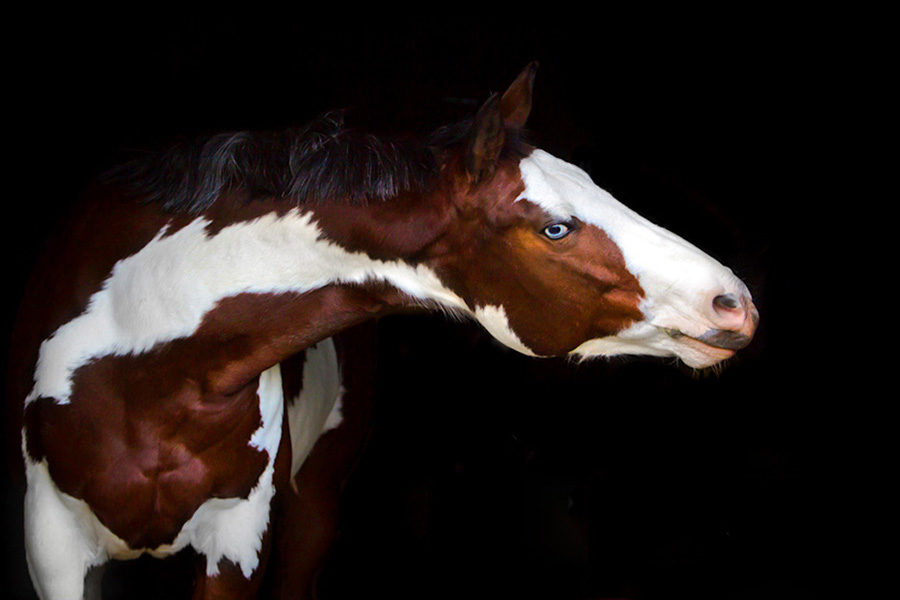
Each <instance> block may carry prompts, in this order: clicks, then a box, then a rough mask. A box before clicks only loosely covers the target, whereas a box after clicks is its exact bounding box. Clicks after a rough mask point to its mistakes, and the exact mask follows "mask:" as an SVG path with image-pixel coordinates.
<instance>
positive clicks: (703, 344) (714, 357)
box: [663, 327, 752, 369]
mask: <svg viewBox="0 0 900 600" xmlns="http://www.w3.org/2000/svg"><path fill="white" fill-rule="evenodd" d="M663 331H664V332H665V334H666V335H667V336H669V337H670V338H671V339H673V340H675V341H676V342H678V344H679V346H680V349H681V350H682V352H677V355H678V358H680V359H681V360H682V361H683V362H684V363H685V364H686V365H688V366H689V367H693V368H696V369H703V368H706V367H711V366H713V365H715V364H718V363H720V362H722V361H723V360H726V359H729V358H731V357H732V356H734V355H735V353H736V352H737V351H738V350H740V349H741V348H744V347H745V346H747V344H749V343H750V340H751V339H752V337H751V336H749V335H746V334H744V333H739V332H737V331H723V330H721V329H711V330H709V331H707V332H706V333H704V334H703V335H700V336H690V335H688V334H686V333H684V332H683V331H681V330H679V329H673V328H668V327H667V328H663Z"/></svg>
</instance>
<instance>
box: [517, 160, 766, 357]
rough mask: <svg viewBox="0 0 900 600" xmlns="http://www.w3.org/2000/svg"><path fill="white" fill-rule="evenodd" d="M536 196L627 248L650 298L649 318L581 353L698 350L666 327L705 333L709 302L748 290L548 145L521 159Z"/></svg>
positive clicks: (550, 209)
mask: <svg viewBox="0 0 900 600" xmlns="http://www.w3.org/2000/svg"><path fill="white" fill-rule="evenodd" d="M519 168H520V171H521V174H522V179H523V181H524V183H525V190H524V191H523V192H522V194H520V196H519V198H517V201H528V202H532V203H534V204H537V205H538V206H540V207H541V208H542V209H543V210H544V211H545V212H547V213H548V214H549V215H551V216H552V217H554V218H558V219H560V220H569V219H572V218H573V217H574V218H577V219H579V220H581V221H583V222H585V223H588V224H591V225H595V226H596V227H598V228H600V229H602V230H603V231H604V232H605V233H606V234H607V235H608V236H609V237H610V239H612V241H613V242H615V244H616V245H617V246H618V247H619V249H620V250H621V251H622V254H623V256H624V258H625V264H626V268H627V269H628V270H629V272H631V273H632V274H633V275H634V276H635V277H636V278H637V279H638V281H639V282H640V285H641V287H642V288H643V290H644V292H645V293H646V297H645V298H644V300H643V301H642V303H641V305H640V307H639V308H640V310H641V311H642V312H643V313H644V315H645V316H646V320H645V321H642V322H640V323H635V324H634V325H632V326H631V327H629V328H628V329H627V330H625V331H623V332H620V333H619V334H617V335H616V336H613V337H609V338H603V339H597V340H588V341H586V342H584V343H583V344H582V345H581V346H579V347H578V348H576V349H575V350H574V351H573V352H572V354H576V355H584V356H590V355H613V354H651V355H673V354H678V355H679V356H681V353H690V351H689V350H688V349H685V348H683V347H682V345H681V344H679V343H678V342H677V341H675V340H672V339H671V338H669V337H668V336H667V335H666V334H665V333H664V329H665V328H671V329H678V330H680V331H682V332H684V333H686V334H688V335H692V336H698V335H702V334H703V333H704V332H706V331H707V330H709V329H712V328H715V326H714V324H713V323H712V322H711V321H710V320H709V316H708V315H709V312H708V308H709V306H710V305H711V302H712V299H713V297H714V296H715V295H717V294H720V293H724V291H730V292H735V293H738V294H739V295H747V296H749V294H748V292H747V288H746V286H745V285H744V284H743V283H742V282H741V281H740V280H739V279H738V278H737V277H735V275H734V274H733V273H732V272H731V270H730V269H728V268H726V267H724V266H722V265H721V264H719V263H718V262H717V261H716V260H715V259H713V258H711V257H710V256H708V255H707V254H705V253H704V252H702V251H701V250H699V249H698V248H696V247H695V246H693V245H692V244H690V243H688V242H686V241H685V240H683V239H682V238H680V237H678V236H677V235H675V234H673V233H671V232H669V231H667V230H665V229H663V228H662V227H659V226H657V225H655V224H653V223H651V222H650V221H648V220H647V219H645V218H643V217H641V216H640V215H638V214H637V213H636V212H634V211H633V210H631V209H629V208H628V207H626V206H625V205H624V204H622V203H621V202H619V201H618V200H616V199H615V198H613V197H612V195H610V194H609V193H608V192H606V191H605V190H603V189H601V188H599V187H598V186H597V185H596V184H594V182H593V181H592V180H591V178H590V176H588V174H587V173H585V172H584V171H582V170H581V169H579V168H578V167H576V166H575V165H572V164H569V163H567V162H565V161H563V160H560V159H558V158H556V157H554V156H552V155H550V154H548V153H546V152H544V151H542V150H535V151H534V152H533V153H532V154H531V155H530V156H528V157H526V158H524V159H522V160H521V162H520V163H519Z"/></svg>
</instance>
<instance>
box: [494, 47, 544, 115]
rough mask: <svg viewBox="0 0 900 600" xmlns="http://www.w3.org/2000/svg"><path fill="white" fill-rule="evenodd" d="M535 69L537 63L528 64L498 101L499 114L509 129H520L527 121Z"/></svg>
mask: <svg viewBox="0 0 900 600" xmlns="http://www.w3.org/2000/svg"><path fill="white" fill-rule="evenodd" d="M537 68H538V63H537V61H535V62H532V63H529V64H528V65H527V66H526V67H525V68H524V69H522V72H521V73H519V76H518V77H516V80H515V81H513V82H512V84H510V86H509V89H507V90H506V92H504V93H503V97H502V98H501V99H500V113H501V114H502V115H503V122H504V123H506V125H507V126H509V127H514V128H517V129H521V128H522V127H524V126H525V121H527V120H528V115H529V114H530V113H531V93H532V90H533V89H534V76H535V74H536V73H537Z"/></svg>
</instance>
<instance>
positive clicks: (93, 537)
mask: <svg viewBox="0 0 900 600" xmlns="http://www.w3.org/2000/svg"><path fill="white" fill-rule="evenodd" d="M26 479H27V481H28V489H27V490H26V492H25V513H24V514H25V558H26V560H27V562H28V571H29V574H30V575H31V581H32V584H33V585H34V588H35V591H36V592H37V595H38V597H40V598H41V599H42V600H82V599H83V598H84V597H85V591H86V590H85V576H86V575H87V573H88V570H89V569H90V568H91V567H96V566H99V565H101V564H103V563H104V562H106V559H107V558H106V551H105V549H104V548H103V547H102V546H101V544H100V542H99V540H98V536H97V528H96V527H95V526H94V523H95V522H96V518H95V517H94V516H93V513H91V511H90V508H89V507H88V505H87V504H86V503H85V502H83V501H81V500H78V499H76V498H72V497H71V496H67V495H66V494H64V493H62V492H61V491H60V490H59V489H58V488H57V487H56V484H55V483H54V482H53V480H52V478H51V477H50V473H49V470H48V469H47V466H46V464H45V463H31V464H29V465H28V466H27V469H26ZM94 583H95V585H92V586H91V591H92V593H93V592H95V591H96V590H97V589H99V582H94Z"/></svg>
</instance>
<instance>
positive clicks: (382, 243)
mask: <svg viewBox="0 0 900 600" xmlns="http://www.w3.org/2000/svg"><path fill="white" fill-rule="evenodd" d="M534 73H535V69H534V66H533V65H530V66H528V67H527V68H526V69H525V70H524V71H523V72H522V73H521V74H520V75H519V77H518V78H517V79H516V80H515V81H514V82H513V84H512V85H511V86H510V87H509V89H508V90H507V91H506V92H505V93H504V94H502V95H494V96H492V97H491V98H490V99H488V100H487V102H486V103H485V104H484V105H483V106H482V107H481V108H480V110H479V111H478V112H477V114H476V115H475V116H474V118H472V119H470V120H467V121H465V122H462V123H457V124H454V125H450V126H447V127H443V128H441V129H440V130H438V131H437V132H435V133H434V134H433V135H431V136H429V137H427V138H424V139H386V138H383V137H376V136H372V135H365V134H362V133H359V132H356V131H354V130H353V129H350V128H347V127H345V126H344V125H343V123H342V121H341V119H340V118H339V117H335V116H333V115H331V116H327V117H325V118H323V119H320V120H318V121H316V122H314V123H313V124H311V125H309V126H308V127H306V128H304V129H299V130H295V131H288V132H281V133H275V134H246V133H241V134H232V135H222V136H216V137H214V138H212V139H210V140H207V141H206V142H205V143H202V144H199V145H197V146H196V147H193V146H184V147H177V148H174V149H172V150H169V151H167V152H165V153H162V154H160V155H158V156H155V157H150V158H148V159H145V160H142V161H140V162H136V163H133V164H131V165H129V166H127V167H126V168H123V169H122V170H120V171H118V172H117V173H116V174H114V176H112V177H110V178H109V179H108V180H106V181H105V182H103V183H100V184H97V185H95V186H94V187H93V188H92V189H91V190H89V192H88V193H87V194H86V195H85V197H84V199H83V200H82V201H81V202H80V203H79V204H78V206H77V208H76V209H75V212H74V213H73V214H72V216H71V217H70V218H69V219H68V220H67V222H66V224H65V225H66V226H65V228H64V230H63V232H62V234H61V235H59V236H57V237H56V238H55V239H54V240H53V241H52V243H51V245H50V247H49V248H48V251H47V253H46V255H45V257H44V258H43V259H42V260H41V261H40V262H39V265H38V267H37V271H36V273H35V275H34V277H33V279H32V281H31V283H30V285H29V289H28V291H27V292H26V296H25V301H24V303H23V306H22V308H21V310H20V314H19V318H18V323H17V326H16V330H15V332H14V338H13V352H12V355H13V356H12V359H11V370H10V392H11V394H10V397H11V398H13V399H14V400H15V401H16V402H18V403H20V405H21V406H22V407H23V412H22V413H21V416H22V423H23V426H22V444H21V448H22V451H23V455H24V465H25V475H26V481H27V492H26V495H25V536H26V554H27V561H28V566H29V570H30V573H31V577H32V581H33V583H34V586H35V588H36V589H37V591H38V594H39V595H40V596H41V597H42V598H44V599H47V600H51V599H52V600H56V599H63V598H81V597H83V595H84V594H85V586H84V580H85V575H86V573H87V572H88V571H89V570H90V569H91V568H92V567H96V566H98V565H102V564H103V563H105V562H106V561H109V560H111V559H128V558H133V557H136V556H138V555H141V554H150V555H153V556H159V557H164V556H168V555H171V554H174V553H176V552H179V551H180V550H182V549H185V548H190V549H192V550H193V552H194V553H195V554H196V556H197V557H198V561H199V564H200V565H201V566H200V569H199V571H198V577H197V581H196V584H195V590H194V595H195V597H197V598H201V597H235V598H238V597H239V598H246V597H252V596H253V595H255V594H256V593H257V591H258V589H259V585H260V582H261V581H262V574H263V572H264V569H265V567H266V564H267V560H268V557H269V555H270V553H271V551H272V548H273V546H277V545H278V542H277V539H278V535H279V531H281V530H290V528H292V527H294V526H295V524H297V523H299V522H300V521H302V520H303V518H304V512H303V511H304V510H306V511H307V513H306V516H307V517H309V514H308V512H309V511H314V510H316V506H319V505H320V504H318V503H316V502H310V503H308V504H307V505H302V504H301V505H299V506H298V505H297V504H296V501H295V500H294V498H295V497H296V498H303V492H302V491H301V490H300V488H301V487H302V486H303V481H302V470H301V469H300V467H301V465H302V464H303V462H304V460H305V459H306V457H307V456H308V455H309V452H310V450H311V449H312V448H313V445H314V444H315V442H316V440H317V439H318V438H319V436H321V435H322V434H323V432H325V431H327V430H328V429H329V428H330V427H333V426H335V425H337V424H338V422H339V415H340V405H339V404H338V401H339V398H340V395H341V386H342V382H341V380H340V378H339V376H338V371H337V369H336V365H337V355H336V353H335V350H334V347H333V345H332V342H331V341H329V340H328V338H330V337H331V336H335V335H337V334H340V333H341V332H342V331H345V330H347V329H348V328H350V327H351V326H354V325H357V324H360V323H362V322H364V321H368V320H370V319H372V318H374V317H377V316H380V315H384V314H388V313H392V312H397V311H404V310H410V309H416V310H439V311H446V312H448V313H452V314H454V315H462V316H465V317H469V318H472V319H475V320H476V321H478V322H479V323H480V324H481V325H483V326H484V328H485V329H486V330H487V331H488V332H490V333H491V334H492V335H493V336H494V337H495V338H497V339H498V340H499V341H500V342H502V343H503V344H505V345H507V346H509V347H511V348H514V349H515V350H518V351H519V352H522V353H525V354H528V355H532V356H565V355H568V356H573V357H594V356H611V355H618V354H649V355H657V356H675V357H678V358H680V359H681V360H682V361H683V362H684V363H686V364H687V365H689V366H691V367H696V368H704V367H709V366H711V365H715V364H717V363H719V362H720V361H722V360H724V359H727V358H729V357H730V356H732V355H733V354H734V353H735V351H736V350H738V349H740V348H741V347H743V346H745V345H746V344H747V343H748V342H749V341H750V339H751V337H752V336H753V333H754V330H755V328H756V323H757V313H756V309H755V308H754V305H753V303H752V301H751V297H750V294H749V292H748V291H747V288H746V286H745V285H744V284H743V283H742V282H741V281H740V280H739V279H738V278H737V277H735V276H734V274H733V273H732V272H731V271H730V270H729V269H727V268H725V267H724V266H722V265H721V264H719V263H718V262H716V261H715V260H714V259H712V258H710V257H709V256H707V255H706V254H704V253H703V252H701V251H700V250H698V249H697V248H695V247H694V246H692V245H691V244H689V243H688V242H686V241H684V240H682V239H681V238H679V237H677V236H676V235H674V234H672V233H670V232H668V231H666V230H664V229H662V228H660V227H657V226H656V225H654V224H652V223H650V222H648V221H647V220H645V219H643V218H642V217H640V216H638V215H637V214H635V213H634V212H633V211H631V210H629V209H628V208H626V207H625V206H623V205H622V204H620V203H619V202H618V201H616V200H615V199H614V198H613V197H612V196H610V195H609V194H608V193H606V192H605V191H603V190H602V189H600V188H598V187H597V186H596V185H595V184H594V183H593V182H592V181H591V179H590V178H589V177H588V175H587V174H585V173H584V172H583V171H582V170H580V169H578V168H577V167H575V166H573V165H571V164H568V163H566V162H564V161H562V160H560V159H558V158H555V157H554V156H551V155H550V154H548V153H547V152H544V151H542V150H540V149H537V148H534V147H531V146H530V145H528V144H527V143H525V142H524V141H523V139H522V136H521V130H522V128H523V126H524V124H525V120H526V118H527V117H528V114H529V112H530V108H531V93H532V84H533V79H534ZM304 350H306V353H305V355H304V356H303V357H302V358H301V359H298V358H297V357H298V355H299V353H301V352H303V351H304ZM303 378H305V380H306V383H304V384H303V385H301V384H300V383H299V382H300V381H301V380H302V379H303ZM301 387H302V388H304V389H305V391H304V390H301ZM314 388H315V389H314ZM296 394H301V397H300V399H299V400H293V399H292V397H293V396H294V395H296ZM302 394H306V395H307V397H306V398H305V399H304V396H302ZM335 407H337V408H335ZM338 429H340V427H339V428H338ZM329 435H330V434H326V435H325V436H324V437H323V438H322V439H323V441H324V440H326V439H327V438H328V436H329ZM354 443H355V442H354ZM298 471H300V473H301V475H299V476H298V477H299V478H300V480H299V481H297V482H296V483H295V485H294V486H292V485H291V479H292V477H294V476H295V475H297V473H298ZM298 492H299V494H298ZM304 506H305V507H306V508H305V509H304ZM313 520H315V519H313ZM296 526H298V527H299V526H300V525H296ZM326 537H327V536H326ZM273 539H275V540H276V541H274V542H273ZM278 548H279V552H281V551H283V552H285V553H289V552H292V551H294V550H293V549H292V548H291V544H290V543H285V545H284V547H283V548H282V547H280V546H279V547H278ZM270 567H271V565H270ZM277 568H278V569H279V572H280V573H281V574H285V573H287V572H288V571H290V569H288V568H286V567H284V566H283V565H280V566H278V567H277ZM285 576H286V577H290V574H289V573H288V574H287V575H285ZM288 587H290V586H288V585H286V584H285V585H280V584H279V585H276V589H282V591H283V590H285V589H287V588H288ZM285 593H287V592H285Z"/></svg>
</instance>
